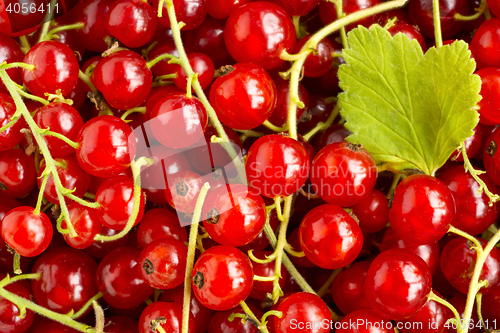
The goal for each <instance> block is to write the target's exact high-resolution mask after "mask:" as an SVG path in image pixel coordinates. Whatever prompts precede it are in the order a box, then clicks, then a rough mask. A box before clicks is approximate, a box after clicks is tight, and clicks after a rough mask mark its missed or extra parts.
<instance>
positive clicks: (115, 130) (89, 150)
mask: <svg viewBox="0 0 500 333" xmlns="http://www.w3.org/2000/svg"><path fill="white" fill-rule="evenodd" d="M77 142H78V144H79V147H78V148H77V149H76V158H77V159H78V163H79V164H80V166H81V167H82V169H83V170H85V171H86V172H87V173H89V174H91V175H92V176H96V177H102V178H108V177H114V176H117V175H119V174H120V173H122V172H123V171H125V170H126V169H128V167H129V166H130V163H131V162H132V159H133V157H134V155H135V149H136V148H135V137H134V135H133V134H132V129H131V128H130V127H129V126H128V125H127V123H125V122H124V121H123V120H121V119H120V118H117V117H115V116H99V117H95V118H93V119H91V120H90V121H88V122H87V123H86V124H85V125H83V128H82V130H81V131H80V134H78V138H77Z"/></svg>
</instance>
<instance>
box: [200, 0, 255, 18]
mask: <svg viewBox="0 0 500 333" xmlns="http://www.w3.org/2000/svg"><path fill="white" fill-rule="evenodd" d="M248 2H250V0H207V1H206V6H207V10H208V14H209V15H210V16H211V17H214V18H216V19H219V20H222V19H225V18H227V17H228V16H229V14H231V13H232V12H234V10H235V9H236V8H238V7H241V6H243V5H244V4H246V3H248Z"/></svg>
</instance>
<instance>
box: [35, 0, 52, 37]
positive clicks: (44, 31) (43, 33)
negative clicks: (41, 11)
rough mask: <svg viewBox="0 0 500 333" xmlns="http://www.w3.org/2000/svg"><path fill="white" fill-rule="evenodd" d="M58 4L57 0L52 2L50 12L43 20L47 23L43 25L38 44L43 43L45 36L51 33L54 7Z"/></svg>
mask: <svg viewBox="0 0 500 333" xmlns="http://www.w3.org/2000/svg"><path fill="white" fill-rule="evenodd" d="M56 2H57V0H52V1H51V2H50V7H49V10H48V11H47V14H46V15H45V18H44V20H43V22H45V23H43V24H42V30H41V32H40V37H39V38H38V42H37V44H38V43H41V42H43V41H44V40H45V36H46V35H47V32H48V31H49V27H50V22H51V21H52V19H53V18H54V7H55V5H56Z"/></svg>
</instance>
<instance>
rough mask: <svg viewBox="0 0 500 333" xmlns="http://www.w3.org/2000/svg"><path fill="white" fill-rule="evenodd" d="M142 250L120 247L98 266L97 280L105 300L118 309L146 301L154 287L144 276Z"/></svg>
mask: <svg viewBox="0 0 500 333" xmlns="http://www.w3.org/2000/svg"><path fill="white" fill-rule="evenodd" d="M140 254H141V251H140V250H138V249H133V248H130V247H120V248H118V249H116V250H114V251H112V252H110V253H109V254H107V255H106V256H105V257H104V259H102V261H101V262H100V263H99V266H98V267H97V274H96V282H97V287H98V288H99V291H100V292H101V293H102V295H103V297H104V300H105V301H106V302H108V304H109V305H112V306H114V307H116V308H118V309H126V308H130V307H133V306H136V305H138V304H140V303H142V302H144V301H145V300H146V299H147V298H148V297H149V296H150V295H151V294H152V293H153V292H154V289H153V288H152V287H151V286H150V285H149V284H148V283H146V281H145V280H144V279H143V278H142V275H141V272H140V267H139V266H138V265H139V264H140V263H139V256H140Z"/></svg>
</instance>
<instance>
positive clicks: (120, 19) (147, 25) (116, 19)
mask: <svg viewBox="0 0 500 333" xmlns="http://www.w3.org/2000/svg"><path fill="white" fill-rule="evenodd" d="M156 20H157V16H156V15H155V13H154V11H153V8H152V7H151V6H150V5H149V3H147V2H144V1H140V0H118V1H114V2H113V4H112V5H111V6H110V8H109V11H108V13H107V15H106V25H107V29H108V31H109V33H110V34H111V35H112V36H114V37H116V38H117V39H118V40H119V41H120V42H122V43H123V44H124V45H125V46H127V47H130V48H137V47H140V46H143V45H144V44H146V43H147V42H149V40H150V39H151V37H153V34H154V33H155V30H156Z"/></svg>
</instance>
